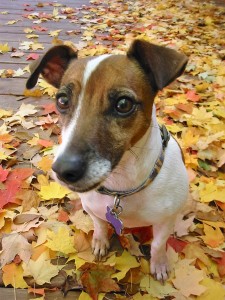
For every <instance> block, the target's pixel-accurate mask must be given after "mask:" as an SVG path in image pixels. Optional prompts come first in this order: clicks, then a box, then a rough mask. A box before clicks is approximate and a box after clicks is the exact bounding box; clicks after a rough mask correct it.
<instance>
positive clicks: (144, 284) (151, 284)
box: [140, 275, 176, 299]
mask: <svg viewBox="0 0 225 300" xmlns="http://www.w3.org/2000/svg"><path fill="white" fill-rule="evenodd" d="M140 289H141V290H142V291H145V292H146V291H147V292H148V294H149V295H150V297H151V296H152V297H157V298H159V299H163V298H164V297H166V296H168V295H170V294H172V293H173V292H175V291H176V290H175V289H174V287H173V286H172V285H171V283H169V282H166V283H165V284H164V285H162V284H161V283H160V282H159V281H157V280H155V279H153V278H152V277H151V276H149V275H145V276H144V277H143V278H142V280H141V282H140ZM150 299H151V298H150Z"/></svg>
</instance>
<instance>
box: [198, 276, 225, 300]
mask: <svg viewBox="0 0 225 300" xmlns="http://www.w3.org/2000/svg"><path fill="white" fill-rule="evenodd" d="M201 284H202V285H203V286H205V287H206V288H207V289H206V291H205V292H204V293H203V294H202V295H201V296H198V297H197V298H196V299H197V300H212V299H215V300H224V299H225V289H224V287H223V285H222V284H221V283H219V282H216V281H215V280H212V279H210V278H204V279H203V280H202V282H201Z"/></svg>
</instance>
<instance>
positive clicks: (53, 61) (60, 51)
mask: <svg viewBox="0 0 225 300" xmlns="http://www.w3.org/2000/svg"><path fill="white" fill-rule="evenodd" d="M74 58H77V52H76V51H75V50H74V49H72V48H71V47H69V46H66V45H59V46H54V47H52V48H51V49H50V50H48V52H46V54H45V55H44V56H43V57H41V58H39V59H38V60H36V61H35V62H34V63H33V64H31V65H30V70H31V75H30V77H29V78H28V80H27V83H26V87H27V89H32V88H33V87H34V86H35V85H36V83H37V81H38V77H39V75H40V74H42V76H43V77H44V79H45V80H46V81H47V82H48V83H50V84H51V85H53V86H55V87H57V88H58V87H59V86H60V82H61V79H62V77H63V74H64V72H65V70H66V69H67V67H68V65H69V63H70V61H71V59H74Z"/></svg>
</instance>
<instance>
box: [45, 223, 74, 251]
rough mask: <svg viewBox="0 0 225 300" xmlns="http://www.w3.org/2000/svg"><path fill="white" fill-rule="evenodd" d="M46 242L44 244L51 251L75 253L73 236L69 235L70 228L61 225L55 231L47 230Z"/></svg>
mask: <svg viewBox="0 0 225 300" xmlns="http://www.w3.org/2000/svg"><path fill="white" fill-rule="evenodd" d="M47 235H48V242H47V243H46V246H47V247H48V248H50V249H51V250H53V251H58V252H62V253H63V254H70V253H75V252H76V250H75V248H74V238H73V236H71V235H70V230H69V229H68V228H67V227H65V226H63V227H61V228H59V231H58V232H57V233H54V232H53V231H48V234H47ZM62 241H63V242H62Z"/></svg>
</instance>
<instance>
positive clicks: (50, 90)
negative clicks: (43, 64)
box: [38, 79, 57, 97]
mask: <svg viewBox="0 0 225 300" xmlns="http://www.w3.org/2000/svg"><path fill="white" fill-rule="evenodd" d="M38 85H39V86H40V88H41V90H42V91H43V93H44V94H48V95H49V96H50V97H54V96H55V94H56V91H57V89H56V88H55V87H53V86H52V85H50V84H49V83H47V82H46V81H44V80H43V79H40V80H39V82H38Z"/></svg>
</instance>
